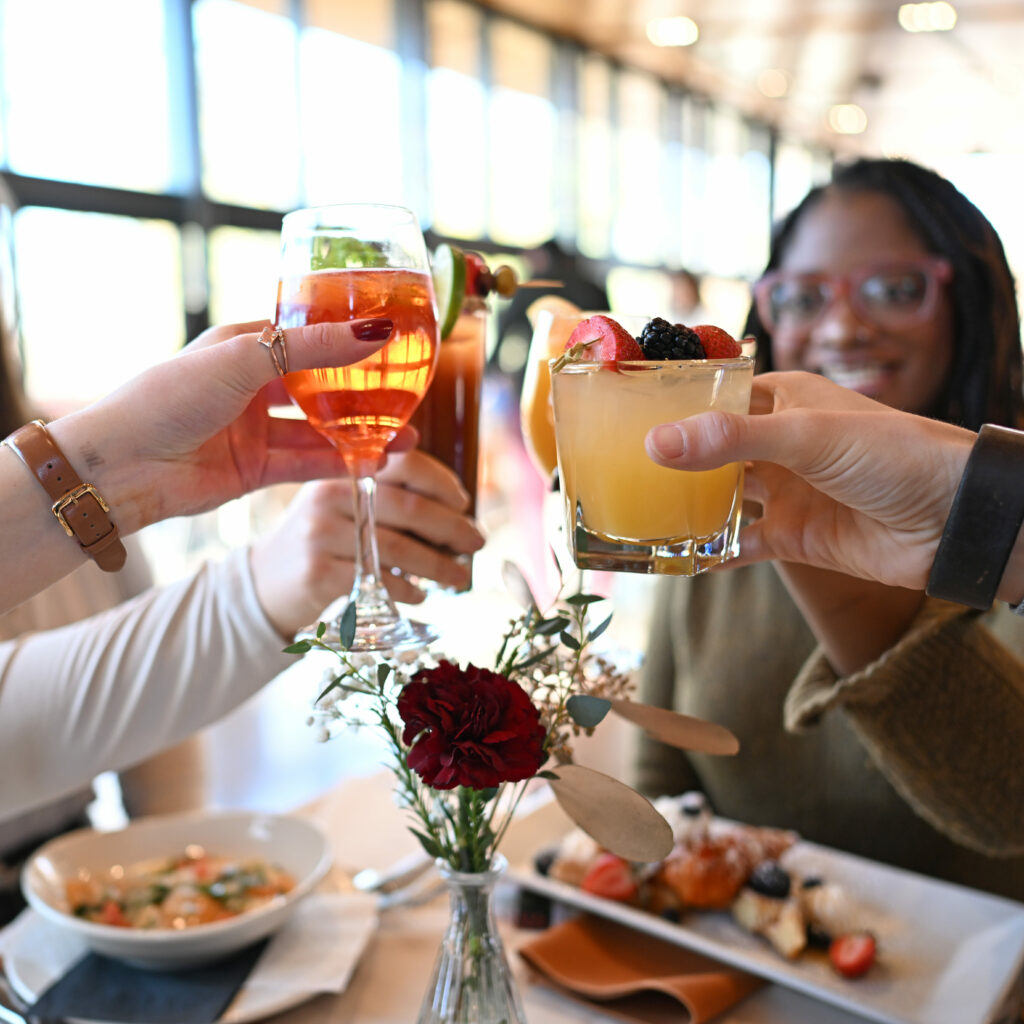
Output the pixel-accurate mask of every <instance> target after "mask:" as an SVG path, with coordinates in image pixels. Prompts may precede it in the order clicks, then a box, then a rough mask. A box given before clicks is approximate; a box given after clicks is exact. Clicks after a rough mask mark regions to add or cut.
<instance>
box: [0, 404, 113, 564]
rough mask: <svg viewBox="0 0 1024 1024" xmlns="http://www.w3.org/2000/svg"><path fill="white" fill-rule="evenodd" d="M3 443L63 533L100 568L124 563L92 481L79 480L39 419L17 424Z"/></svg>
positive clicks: (104, 507)
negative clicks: (25, 470) (37, 485)
mask: <svg viewBox="0 0 1024 1024" xmlns="http://www.w3.org/2000/svg"><path fill="white" fill-rule="evenodd" d="M4 444H6V445H7V446H8V447H9V448H10V449H11V450H12V451H13V452H15V454H16V455H17V456H18V457H19V458H20V459H21V461H22V462H24V463H25V465H26V466H27V467H28V468H29V469H30V470H31V471H32V473H34V474H35V477H36V479H37V480H38V481H39V482H40V483H41V484H42V485H43V489H44V490H45V491H46V493H47V494H48V495H49V496H50V500H51V501H52V502H53V505H52V511H53V514H54V515H55V516H56V517H57V521H58V522H59V523H60V524H61V526H63V527H64V531H65V533H67V535H68V536H69V537H73V538H74V539H75V540H77V541H78V543H79V546H80V547H81V548H82V550H83V551H84V552H85V553H86V554H87V555H88V556H89V557H90V558H92V559H93V560H94V561H95V562H96V564H97V565H98V566H99V567H100V568H101V569H102V570H103V571H104V572H117V570H118V569H120V568H121V566H123V565H124V563H125V558H126V557H127V552H126V551H125V549H124V544H122V543H121V539H120V535H119V534H118V532H117V527H116V526H115V525H114V524H113V523H112V522H111V520H110V516H109V514H108V513H109V512H110V509H109V508H108V507H107V503H106V502H105V501H104V500H103V498H101V497H100V495H99V493H98V492H97V490H96V488H95V487H93V486H92V484H86V483H83V482H82V480H81V478H80V477H79V475H78V474H77V473H76V472H75V471H74V469H73V468H72V466H71V463H70V462H68V460H67V459H66V458H65V456H64V453H63V452H62V451H61V450H60V448H58V447H57V444H56V442H55V441H54V440H53V438H52V437H51V436H50V432H49V431H48V430H47V429H46V427H45V426H44V424H43V422H42V420H35V421H33V422H32V423H26V424H25V426H23V427H19V428H18V429H17V430H16V431H15V432H14V433H13V434H11V435H10V437H8V438H6V439H5V441H4Z"/></svg>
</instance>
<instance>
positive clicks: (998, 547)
mask: <svg viewBox="0 0 1024 1024" xmlns="http://www.w3.org/2000/svg"><path fill="white" fill-rule="evenodd" d="M1022 522H1024V433H1022V432H1021V431H1019V430H1010V429H1008V428H1007V427H997V426H993V425H992V424H991V423H986V424H985V425H984V426H983V427H982V428H981V430H980V431H979V432H978V439H977V440H976V441H975V443H974V447H973V448H972V449H971V454H970V456H969V457H968V459H967V465H966V466H965V467H964V473H963V476H962V477H961V478H960V486H959V487H958V488H957V492H956V496H955V497H954V499H953V506H952V508H951V509H950V510H949V516H948V517H947V519H946V525H945V528H944V530H943V531H942V537H941V538H940V540H939V546H938V548H937V549H936V552H935V561H934V562H933V563H932V569H931V573H930V575H929V577H928V586H927V588H926V590H927V593H928V594H929V595H930V596H931V597H939V598H942V599H943V600H945V601H956V602H959V603H960V604H966V605H969V606H970V607H971V608H978V609H981V610H982V611H984V610H987V609H988V608H990V607H991V605H992V602H993V601H994V600H995V596H996V590H997V589H998V588H999V582H1000V580H1002V578H1003V572H1004V570H1005V569H1006V563H1007V561H1008V560H1009V557H1010V552H1011V551H1012V550H1013V545H1014V542H1015V541H1016V539H1017V534H1018V533H1019V532H1020V528H1021V523H1022Z"/></svg>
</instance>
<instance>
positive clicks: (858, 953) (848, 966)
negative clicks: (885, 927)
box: [828, 932, 877, 978]
mask: <svg viewBox="0 0 1024 1024" xmlns="http://www.w3.org/2000/svg"><path fill="white" fill-rule="evenodd" d="M876 952H877V946H876V944H875V937H874V936H873V935H872V934H871V933H870V932H850V933H848V934H847V935H839V936H837V937H836V938H834V939H833V940H832V945H831V946H829V947H828V958H829V960H830V961H831V962H832V966H833V967H834V968H835V969H836V970H837V971H838V972H839V973H840V974H841V975H842V976H843V977H844V978H859V977H860V976H861V975H862V974H867V972H868V970H869V969H870V967H871V965H872V964H873V963H874V962H875V954H876Z"/></svg>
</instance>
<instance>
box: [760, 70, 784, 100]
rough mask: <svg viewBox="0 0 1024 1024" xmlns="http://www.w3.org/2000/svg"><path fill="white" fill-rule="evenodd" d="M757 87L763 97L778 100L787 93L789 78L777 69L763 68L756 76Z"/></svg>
mask: <svg viewBox="0 0 1024 1024" xmlns="http://www.w3.org/2000/svg"><path fill="white" fill-rule="evenodd" d="M757 87H758V89H760V90H761V92H762V93H764V95H765V96H771V97H772V99H778V98H779V97H780V96H785V95H786V93H787V92H789V78H788V76H787V75H786V72H785V71H780V70H779V69H778V68H765V69H764V71H762V72H761V73H760V74H759V75H758V76H757Z"/></svg>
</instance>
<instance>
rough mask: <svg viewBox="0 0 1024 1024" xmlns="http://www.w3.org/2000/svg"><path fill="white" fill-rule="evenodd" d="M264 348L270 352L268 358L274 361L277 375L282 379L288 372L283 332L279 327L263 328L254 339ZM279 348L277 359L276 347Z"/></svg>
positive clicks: (286, 350)
mask: <svg viewBox="0 0 1024 1024" xmlns="http://www.w3.org/2000/svg"><path fill="white" fill-rule="evenodd" d="M256 340H257V341H258V342H259V343H260V344H261V345H262V346H263V347H264V348H266V349H269V350H270V358H271V359H273V360H274V369H275V370H277V375H278V376H279V377H283V376H284V375H285V374H286V373H287V372H288V349H287V348H285V345H284V331H283V330H282V329H281V328H280V327H264V328H263V330H262V331H260V336H259V337H258V338H257V339H256ZM278 345H280V346H281V353H280V358H278V351H277V346H278Z"/></svg>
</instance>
